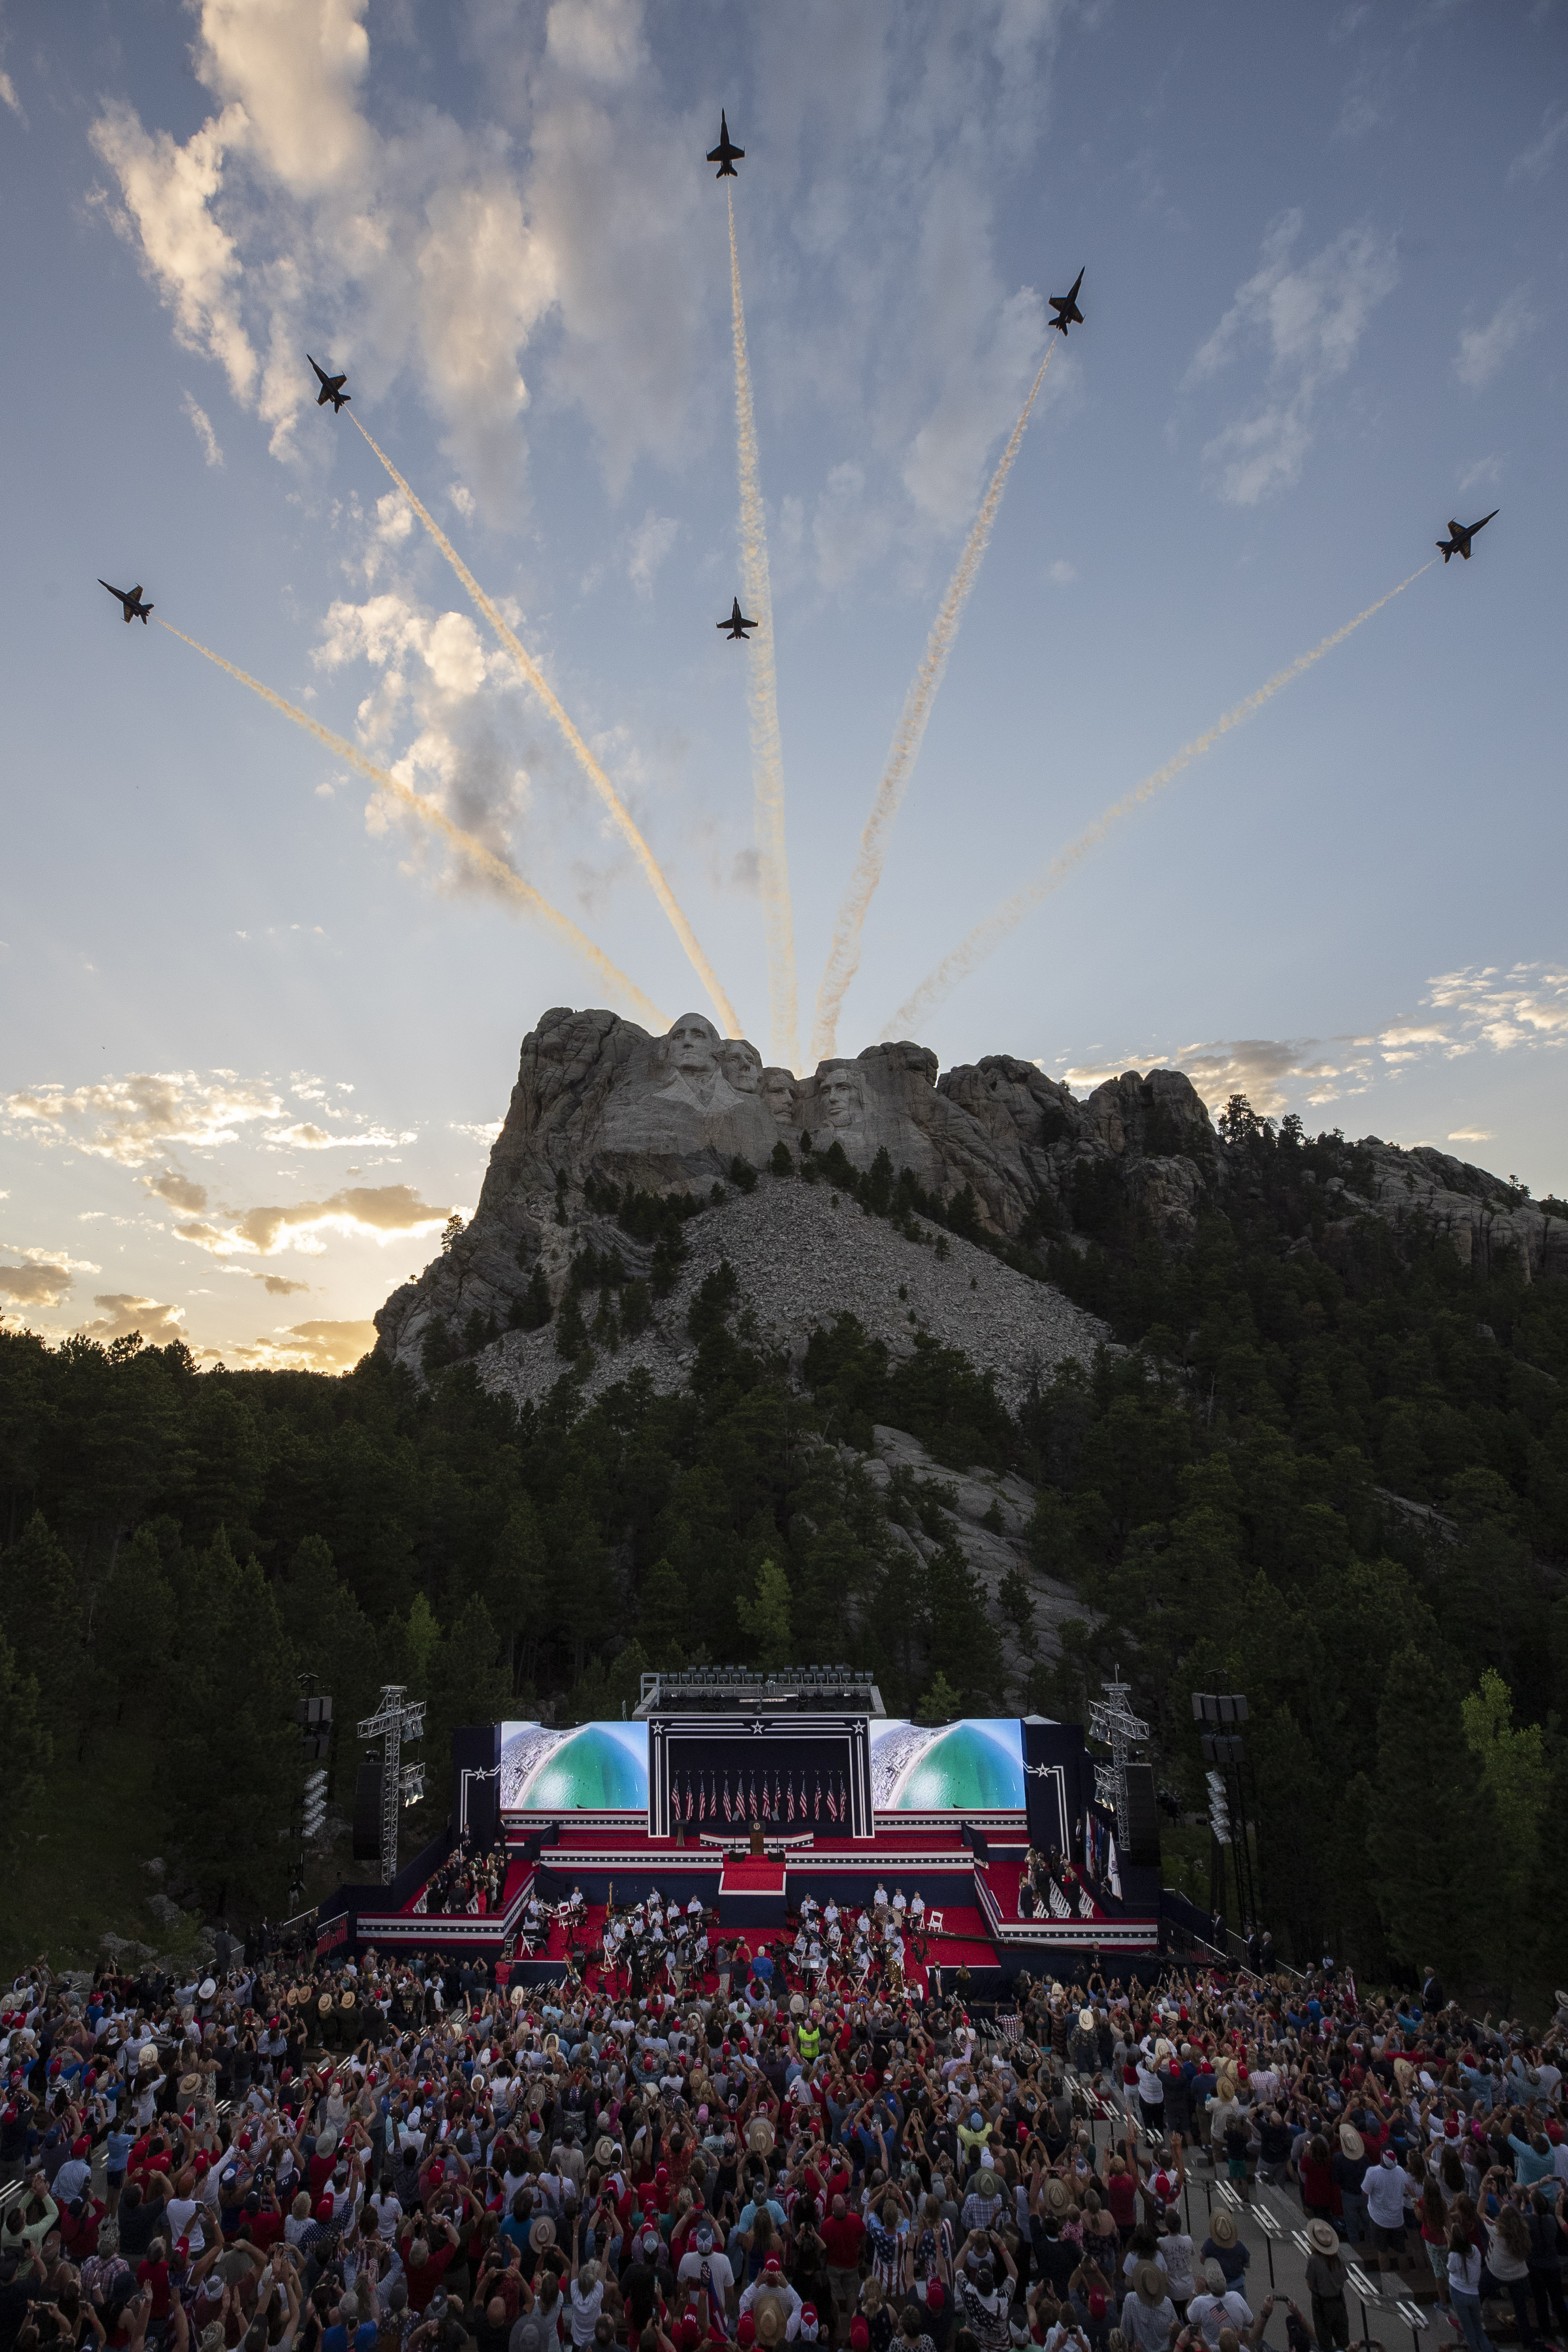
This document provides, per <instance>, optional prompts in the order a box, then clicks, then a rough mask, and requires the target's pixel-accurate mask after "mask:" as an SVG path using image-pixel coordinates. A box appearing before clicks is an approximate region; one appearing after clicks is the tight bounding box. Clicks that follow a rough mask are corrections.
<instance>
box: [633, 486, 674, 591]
mask: <svg viewBox="0 0 1568 2352" xmlns="http://www.w3.org/2000/svg"><path fill="white" fill-rule="evenodd" d="M680 535H681V526H680V524H679V523H678V522H677V521H676V520H675V519H674V516H673V515H661V514H658V513H656V512H655V510H654V509H653V508H652V507H650V508H649V509H648V511H647V513H646V514H645V515H644V516H643V520H642V521H641V522H640V523H639V524H638V526H637V528H636V530H634V531H633V532H632V551H631V554H630V557H629V559H628V561H627V565H626V577H627V579H628V580H630V582H631V583H632V587H633V588H634V589H635V590H636V591H637V593H638V595H639V596H642V597H649V596H651V595H652V594H653V582H654V579H655V577H656V575H657V573H658V570H659V566H660V564H661V563H663V562H664V558H665V556H666V555H668V553H669V552H670V550H671V549H672V548H673V547H674V543H675V541H676V540H677V539H679V537H680Z"/></svg>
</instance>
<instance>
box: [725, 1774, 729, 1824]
mask: <svg viewBox="0 0 1568 2352" xmlns="http://www.w3.org/2000/svg"><path fill="white" fill-rule="evenodd" d="M724 1817H725V1820H726V1821H728V1819H729V1772H728V1769H726V1771H725V1776H724Z"/></svg>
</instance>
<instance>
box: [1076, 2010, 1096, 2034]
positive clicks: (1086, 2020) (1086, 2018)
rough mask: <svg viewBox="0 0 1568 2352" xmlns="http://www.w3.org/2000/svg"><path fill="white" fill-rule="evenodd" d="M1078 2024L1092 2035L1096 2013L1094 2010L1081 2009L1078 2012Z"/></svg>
mask: <svg viewBox="0 0 1568 2352" xmlns="http://www.w3.org/2000/svg"><path fill="white" fill-rule="evenodd" d="M1078 2022H1079V2024H1080V2025H1081V2026H1082V2030H1083V2032H1085V2033H1092V2032H1093V2031H1094V2011H1092V2009H1081V2010H1080V2011H1079V2012H1078Z"/></svg>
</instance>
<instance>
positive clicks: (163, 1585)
mask: <svg viewBox="0 0 1568 2352" xmlns="http://www.w3.org/2000/svg"><path fill="white" fill-rule="evenodd" d="M173 1623H174V1595H173V1591H172V1587H171V1585H170V1582H169V1579H168V1577H167V1575H166V1574H165V1573H164V1569H163V1555H162V1551H161V1550H160V1549H159V1546H158V1539H157V1538H156V1537H155V1536H154V1534H153V1533H152V1528H147V1527H141V1528H137V1530H136V1533H135V1534H134V1535H133V1536H132V1537H131V1541H130V1542H129V1543H126V1544H121V1545H120V1549H119V1551H118V1552H117V1553H116V1555H115V1560H114V1566H113V1567H112V1568H111V1569H110V1572H109V1575H108V1577H107V1579H106V1580H105V1581H104V1583H103V1584H102V1585H101V1586H100V1587H99V1593H98V1597H97V1599H96V1601H94V1603H93V1611H92V1654H93V1662H94V1664H95V1665H96V1666H97V1668H98V1680H99V1690H100V1693H101V1695H102V1701H103V1704H105V1705H106V1706H107V1708H108V1710H109V1712H110V1715H111V1716H112V1717H113V1719H114V1721H115V1722H116V1723H119V1722H120V1720H121V1719H122V1717H123V1716H124V1713H125V1702H126V1698H127V1696H128V1695H134V1696H136V1697H137V1698H139V1699H141V1700H146V1699H150V1698H156V1697H157V1696H158V1695H159V1692H160V1688H161V1685H162V1680H163V1675H164V1670H165V1667H166V1665H167V1663H168V1658H167V1652H168V1643H169V1636H170V1633H172V1630H173Z"/></svg>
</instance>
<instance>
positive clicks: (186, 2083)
mask: <svg viewBox="0 0 1568 2352" xmlns="http://www.w3.org/2000/svg"><path fill="white" fill-rule="evenodd" d="M201 2087H202V2078H201V2076H200V2075H199V2074H182V2075H181V2077H180V2096H181V2097H182V2098H183V2099H193V2098H194V2097H195V2095H196V2094H197V2092H198V2091H199V2090H200V2089H201Z"/></svg>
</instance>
